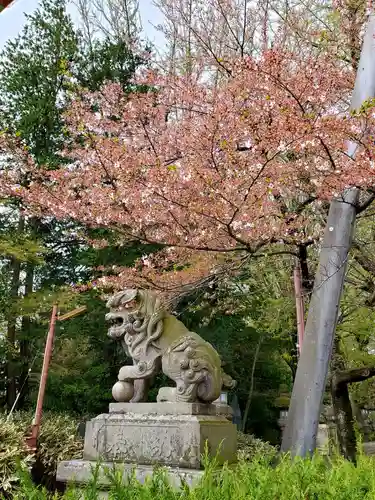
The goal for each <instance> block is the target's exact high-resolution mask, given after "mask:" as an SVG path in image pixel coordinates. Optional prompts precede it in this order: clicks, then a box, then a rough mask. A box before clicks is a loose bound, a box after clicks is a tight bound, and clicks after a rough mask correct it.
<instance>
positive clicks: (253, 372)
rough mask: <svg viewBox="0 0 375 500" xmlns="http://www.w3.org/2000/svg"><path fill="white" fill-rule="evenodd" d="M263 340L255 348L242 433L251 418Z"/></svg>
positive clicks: (260, 339)
mask: <svg viewBox="0 0 375 500" xmlns="http://www.w3.org/2000/svg"><path fill="white" fill-rule="evenodd" d="M262 340H263V338H262V337H260V338H259V340H258V343H257V346H256V348H255V352H254V358H253V364H252V367H251V377H250V390H249V394H248V396H247V401H246V407H245V411H244V414H243V421H242V432H245V430H246V422H247V419H248V417H249V412H250V405H251V400H252V399H253V392H254V374H255V367H256V364H257V361H258V356H259V351H260V346H261V345H262Z"/></svg>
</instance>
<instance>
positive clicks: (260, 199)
mask: <svg viewBox="0 0 375 500" xmlns="http://www.w3.org/2000/svg"><path fill="white" fill-rule="evenodd" d="M229 70H230V74H231V78H229V79H227V80H225V81H223V82H221V84H220V85H212V86H209V85H208V84H207V82H206V83H202V81H201V80H200V78H198V77H197V78H195V77H194V76H193V75H187V76H174V77H173V76H171V75H169V76H167V77H165V76H163V75H160V74H157V73H155V72H148V73H146V74H144V75H141V76H140V78H139V80H138V82H137V83H139V84H143V85H146V86H147V88H148V91H147V92H144V93H139V92H137V93H134V94H130V95H128V94H126V95H125V94H124V93H123V91H122V90H121V87H120V86H118V85H117V84H109V85H107V86H106V87H104V88H103V89H102V90H101V91H100V92H96V93H84V94H82V96H81V97H80V99H77V100H76V101H75V102H74V105H73V106H72V108H71V109H70V111H69V113H68V116H67V120H68V123H69V127H70V130H71V132H72V133H73V134H74V135H75V139H76V141H75V143H74V144H72V145H71V146H70V147H69V148H67V151H66V155H67V156H68V157H69V158H70V160H71V161H70V163H69V164H68V165H67V166H62V167H61V168H60V169H59V170H55V171H48V170H44V171H43V170H41V169H40V168H34V167H33V163H32V159H31V158H30V157H29V156H28V153H27V151H24V150H22V148H21V147H20V146H22V144H20V142H19V141H18V142H17V141H12V140H11V138H9V137H6V136H3V138H2V147H3V150H4V152H7V154H8V158H9V159H10V160H9V161H12V162H16V163H17V165H18V169H15V168H12V169H9V170H7V169H6V168H5V167H4V168H3V170H2V175H1V189H2V191H3V192H4V193H7V194H12V195H18V196H20V197H21V198H23V200H24V203H25V204H26V206H27V207H28V209H29V210H32V211H33V212H34V213H36V214H38V215H41V214H45V213H48V214H51V215H53V216H55V217H57V218H61V219H66V218H73V219H77V220H79V221H81V222H83V223H85V224H88V225H91V226H93V227H107V228H111V229H113V230H115V231H116V233H117V235H118V242H119V244H121V245H127V244H129V242H134V240H138V241H141V242H143V243H150V244H154V245H159V248H160V251H158V252H156V253H155V254H153V255H150V256H148V257H147V258H144V259H141V260H140V261H139V262H138V263H137V265H136V267H134V268H133V269H120V268H119V269H117V270H116V271H117V276H116V277H111V278H108V277H107V278H103V282H104V284H106V285H114V286H124V285H127V286H129V285H134V286H152V287H161V288H163V289H168V290H169V291H171V292H173V291H175V290H176V289H177V288H178V289H179V288H180V287H181V285H182V284H190V285H192V284H195V283H197V282H198V281H201V280H210V279H213V278H215V277H216V276H218V275H220V274H222V273H228V272H236V270H238V269H240V268H241V265H242V264H243V262H244V261H246V259H248V258H251V257H254V256H260V255H262V254H264V253H270V252H271V253H278V252H282V253H285V252H290V253H294V252H295V247H296V245H298V244H300V243H301V242H302V243H306V242H309V241H312V240H313V239H314V240H315V239H319V237H320V236H321V234H320V231H321V224H320V223H312V221H316V220H319V218H320V219H321V220H323V219H324V217H325V210H324V209H323V207H324V203H325V201H326V200H329V199H330V198H331V197H332V196H334V195H335V194H337V193H339V192H341V191H342V190H343V189H345V188H346V187H347V186H353V185H356V186H360V187H361V188H363V189H364V190H371V189H372V187H373V185H374V169H373V161H372V159H373V139H372V136H371V130H372V128H373V124H374V117H373V107H372V103H371V102H370V103H368V105H366V106H364V107H362V109H361V110H360V112H357V113H352V114H351V115H348V114H347V106H348V105H347V103H348V100H349V98H350V94H351V90H352V88H353V80H354V74H353V71H352V69H351V68H350V67H349V66H345V65H343V64H342V63H341V62H338V61H337V59H335V58H330V57H328V56H326V55H325V54H324V53H318V54H317V53H316V52H315V51H313V52H311V54H310V55H306V54H303V55H302V54H301V55H296V54H295V53H293V52H286V51H283V50H282V49H278V48H275V49H273V50H269V51H265V52H264V53H263V54H262V56H261V57H259V58H250V57H248V58H239V59H234V60H232V63H231V66H230V68H229ZM348 140H351V141H355V142H356V143H358V144H359V148H358V152H357V155H356V158H355V160H354V159H352V158H351V157H350V156H349V155H348V154H347V153H346V147H345V144H346V142H347V141H348ZM25 169H27V170H28V172H29V175H28V182H27V184H25V183H23V184H22V185H21V184H19V179H18V177H17V176H18V175H20V174H22V176H21V175H20V178H21V177H22V178H24V172H25ZM312 215H313V216H314V217H312ZM95 243H96V244H98V245H105V244H106V242H105V241H99V242H95Z"/></svg>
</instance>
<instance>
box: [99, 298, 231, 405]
mask: <svg viewBox="0 0 375 500" xmlns="http://www.w3.org/2000/svg"><path fill="white" fill-rule="evenodd" d="M107 307H108V308H109V309H110V312H109V313H108V314H107V315H106V320H107V321H109V322H111V323H112V326H111V327H110V328H109V330H108V335H109V337H110V338H112V339H116V340H120V341H121V342H122V345H123V347H124V350H125V351H126V353H127V354H128V355H129V356H130V357H131V358H132V360H133V365H130V366H123V367H122V368H121V369H120V372H119V376H118V379H119V382H117V383H116V384H115V385H114V387H113V390H112V394H113V396H114V398H115V399H116V400H117V401H121V402H126V401H129V400H130V401H131V402H141V401H147V395H148V390H149V388H150V385H151V383H152V381H153V379H154V377H155V375H157V374H158V373H160V371H162V372H163V373H164V374H165V375H167V376H168V377H169V378H170V379H172V380H173V381H174V382H175V383H176V387H175V388H172V387H162V388H161V389H160V390H159V394H158V397H157V399H158V401H181V402H189V403H191V402H201V403H211V402H212V401H215V400H216V399H217V398H218V397H219V396H220V393H221V390H222V388H228V389H231V388H233V387H234V386H235V384H236V383H235V381H234V380H233V379H232V378H231V377H230V376H229V375H226V374H225V373H224V372H223V370H222V368H221V360H220V357H219V355H218V353H217V352H216V350H215V349H214V348H213V347H212V345H211V344H209V343H208V342H206V341H204V340H203V339H202V338H201V337H200V336H199V335H198V334H196V333H194V332H189V331H188V329H187V328H186V326H185V325H184V324H183V323H181V321H179V320H178V319H177V318H176V317H174V316H173V315H172V314H169V313H168V312H167V311H166V309H165V308H163V306H162V304H161V301H160V299H159V298H158V297H157V296H156V295H155V294H153V293H151V292H148V291H145V290H132V289H128V290H124V291H123V292H119V293H116V294H115V295H113V296H112V297H111V298H110V299H109V300H108V302H107Z"/></svg>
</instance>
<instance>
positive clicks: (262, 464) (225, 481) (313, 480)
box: [12, 455, 375, 500]
mask: <svg viewBox="0 0 375 500" xmlns="http://www.w3.org/2000/svg"><path fill="white" fill-rule="evenodd" d="M98 491H99V489H98V487H97V485H96V483H95V480H94V481H93V482H92V483H91V484H89V485H87V487H86V489H85V490H84V493H83V495H82V496H80V495H79V492H78V491H77V490H75V489H74V487H71V488H70V489H69V490H68V491H67V492H66V493H65V494H64V495H61V496H58V495H57V494H55V496H52V497H51V495H50V494H49V495H50V496H48V493H47V492H46V491H45V490H42V489H38V488H36V487H35V486H33V485H32V483H31V480H30V479H29V477H28V476H27V474H24V473H22V474H21V477H20V484H19V488H18V489H17V491H15V492H14V493H13V496H12V498H14V499H15V500H21V499H22V500H23V499H25V500H26V499H27V500H29V499H30V500H45V499H47V498H54V499H57V498H59V499H60V498H61V499H64V500H78V499H79V498H80V499H84V500H96V499H97V498H99V497H98ZM109 498H110V499H112V500H369V499H374V500H375V459H373V458H371V457H365V456H360V457H359V460H358V463H357V466H355V465H353V464H352V463H349V462H347V461H345V460H343V459H341V458H339V457H338V458H335V459H332V460H331V461H329V460H328V459H327V458H324V457H321V456H318V455H317V456H315V457H314V458H313V459H311V460H299V459H298V460H294V461H293V462H292V461H291V460H290V459H289V458H288V457H283V458H281V460H280V461H279V462H278V464H277V465H272V464H271V463H270V461H269V459H268V460H267V459H264V458H263V457H262V456H258V457H256V458H255V459H254V460H252V461H251V462H245V461H242V462H240V463H239V464H238V465H237V466H236V467H234V468H224V469H223V470H222V472H221V474H220V475H219V477H218V478H216V479H215V475H214V474H213V469H212V466H208V468H207V469H206V474H205V476H204V478H203V480H202V482H201V484H200V485H199V486H197V487H196V488H194V489H191V490H190V489H189V488H188V487H184V488H182V489H181V490H180V491H174V490H173V489H172V488H170V487H169V485H168V482H167V481H166V480H165V476H164V474H163V472H162V471H159V472H156V473H155V475H154V477H153V478H152V479H150V480H148V481H147V482H146V484H145V485H141V484H139V483H138V482H137V481H135V480H134V479H132V480H130V481H128V482H127V483H126V484H123V483H122V480H121V477H120V475H116V474H115V475H113V477H112V480H111V490H110V492H109Z"/></svg>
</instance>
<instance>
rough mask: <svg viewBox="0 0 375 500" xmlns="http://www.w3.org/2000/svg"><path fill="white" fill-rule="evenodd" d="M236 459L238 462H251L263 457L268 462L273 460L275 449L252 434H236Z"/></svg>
mask: <svg viewBox="0 0 375 500" xmlns="http://www.w3.org/2000/svg"><path fill="white" fill-rule="evenodd" d="M237 445H238V458H239V459H240V460H253V459H254V458H256V457H260V456H263V457H265V458H267V459H269V460H271V459H272V458H274V456H275V455H276V453H277V448H276V447H275V446H272V445H271V444H269V443H266V442H264V441H262V440H261V439H258V438H256V437H255V436H253V435H252V434H244V433H242V432H238V433H237Z"/></svg>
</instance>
